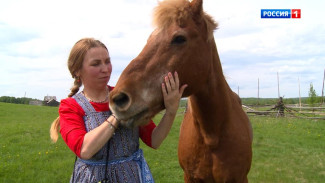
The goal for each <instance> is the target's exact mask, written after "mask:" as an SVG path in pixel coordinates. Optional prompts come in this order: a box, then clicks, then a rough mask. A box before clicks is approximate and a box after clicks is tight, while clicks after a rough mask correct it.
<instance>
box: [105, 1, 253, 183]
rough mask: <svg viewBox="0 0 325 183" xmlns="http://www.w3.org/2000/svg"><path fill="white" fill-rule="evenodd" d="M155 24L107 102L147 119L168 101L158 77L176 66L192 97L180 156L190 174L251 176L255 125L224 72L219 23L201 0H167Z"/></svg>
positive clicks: (132, 120) (126, 115)
mask: <svg viewBox="0 0 325 183" xmlns="http://www.w3.org/2000/svg"><path fill="white" fill-rule="evenodd" d="M154 23H155V25H156V27H157V28H156V29H155V30H154V31H153V32H152V34H151V35H150V37H149V38H148V40H147V44H146V45H145V47H144V48H143V50H142V51H141V53H140V54H139V55H138V56H137V57H136V58H135V59H134V60H132V61H131V62H130V64H129V65H128V66H127V67H126V68H125V70H124V71H123V72H122V74H121V76H120V78H119V80H118V82H117V84H116V87H115V89H114V90H113V91H112V92H111V94H110V107H111V109H112V111H113V112H114V113H115V114H116V115H117V117H118V118H120V119H122V120H123V121H122V123H123V124H124V125H126V126H130V127H132V126H138V125H144V124H146V123H148V121H149V119H151V118H152V117H153V116H154V115H156V114H157V113H158V112H159V111H161V110H163V109H164V103H163V96H162V92H161V83H163V77H164V76H165V75H166V73H167V72H168V71H177V72H178V74H179V78H180V84H181V85H183V84H185V83H186V84H188V87H187V88H186V89H185V91H184V94H183V97H189V99H188V101H189V103H188V110H187V112H186V114H185V117H184V120H183V123H182V125H181V130H180V137H179V146H178V157H179V162H180V165H181V167H182V168H183V170H184V179H185V182H239V183H242V182H248V180H247V174H248V172H249V170H250V166H251V161H252V128H251V125H250V122H249V119H248V117H247V115H246V113H245V112H244V111H243V110H242V106H241V103H240V99H239V97H238V96H237V95H236V94H235V93H234V92H232V90H231V89H230V87H229V85H228V84H227V82H226V80H225V77H224V75H223V72H222V67H221V63H220V60H219V55H218V52H217V47H216V44H215V41H214V38H213V31H214V30H215V29H216V27H217V23H215V21H214V20H213V19H212V18H211V17H210V16H209V15H207V14H206V13H205V12H203V9H202V0H192V1H191V2H189V1H188V0H165V1H162V2H159V5H158V6H157V7H156V9H155V14H154Z"/></svg>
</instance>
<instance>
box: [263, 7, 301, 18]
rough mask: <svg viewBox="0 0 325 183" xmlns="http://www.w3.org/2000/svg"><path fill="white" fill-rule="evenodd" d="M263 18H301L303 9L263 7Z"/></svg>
mask: <svg viewBox="0 0 325 183" xmlns="http://www.w3.org/2000/svg"><path fill="white" fill-rule="evenodd" d="M261 18H301V9H261Z"/></svg>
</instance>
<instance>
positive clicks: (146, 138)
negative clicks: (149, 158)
mask: <svg viewBox="0 0 325 183" xmlns="http://www.w3.org/2000/svg"><path fill="white" fill-rule="evenodd" d="M155 128H156V124H155V123H154V122H153V121H152V120H151V121H150V122H149V124H147V125H145V126H140V127H139V135H140V138H141V140H142V141H143V142H144V143H145V144H147V146H149V147H151V148H152V144H151V135H152V131H153V129H155Z"/></svg>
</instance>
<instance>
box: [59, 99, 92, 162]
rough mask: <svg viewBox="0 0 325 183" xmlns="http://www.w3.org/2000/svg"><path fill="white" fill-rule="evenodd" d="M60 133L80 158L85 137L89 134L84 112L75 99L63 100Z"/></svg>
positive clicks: (60, 111) (60, 113)
mask: <svg viewBox="0 0 325 183" xmlns="http://www.w3.org/2000/svg"><path fill="white" fill-rule="evenodd" d="M59 115H60V133H61V136H62V138H63V140H64V142H65V143H66V144H67V145H68V147H69V148H70V149H71V150H72V151H73V152H74V153H75V154H76V155H77V156H78V157H80V151H81V147H82V143H83V140H84V137H85V135H86V133H87V131H86V128H85V124H84V120H83V116H84V115H85V112H84V110H83V109H82V108H81V106H80V105H79V104H78V103H77V101H76V100H75V99H74V98H67V99H63V100H61V104H60V107H59Z"/></svg>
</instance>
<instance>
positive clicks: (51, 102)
mask: <svg viewBox="0 0 325 183" xmlns="http://www.w3.org/2000/svg"><path fill="white" fill-rule="evenodd" d="M59 104H60V102H58V101H56V96H45V97H44V101H43V105H45V106H55V107H56V106H59Z"/></svg>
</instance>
